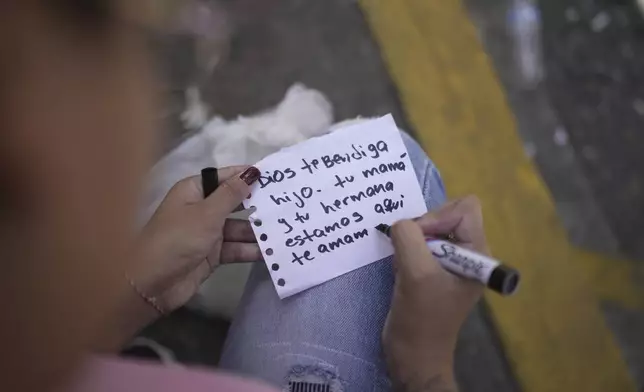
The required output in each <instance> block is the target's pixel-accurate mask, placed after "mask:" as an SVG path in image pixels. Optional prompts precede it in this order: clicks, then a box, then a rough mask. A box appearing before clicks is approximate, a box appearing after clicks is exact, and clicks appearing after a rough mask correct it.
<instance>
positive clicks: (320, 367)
mask: <svg viewBox="0 0 644 392" xmlns="http://www.w3.org/2000/svg"><path fill="white" fill-rule="evenodd" d="M402 137H403V140H404V142H405V145H406V147H407V150H408V152H409V156H410V158H411V161H412V164H413V166H414V170H415V172H416V176H417V177H418V181H419V182H420V185H421V188H422V190H423V195H424V197H425V202H426V203H427V208H428V209H430V210H431V209H434V208H436V207H438V206H439V205H441V204H442V203H443V202H444V201H445V189H444V186H443V182H442V180H441V177H440V174H439V173H438V171H437V170H436V167H435V166H434V164H433V163H432V161H431V160H430V159H429V158H428V157H427V155H426V154H425V152H424V151H423V150H422V149H421V147H420V146H419V145H418V144H417V143H416V142H415V141H414V140H413V139H412V138H411V137H410V136H409V135H407V134H406V133H402ZM391 262H392V259H391V257H389V258H386V259H383V260H380V261H378V262H375V263H372V264H369V265H367V266H365V267H362V268H359V269H357V270H355V271H353V272H350V273H348V274H345V275H342V276H340V277H338V278H336V279H333V280H331V281H328V282H326V283H324V284H321V285H319V286H316V287H313V288H311V289H309V290H307V291H304V292H302V293H299V294H296V295H294V296H292V297H289V298H286V299H284V300H280V299H279V297H278V296H277V293H276V291H275V289H274V288H273V283H272V281H271V278H270V277H269V273H268V271H267V269H266V266H265V265H264V264H263V263H262V264H257V265H256V266H255V267H254V268H253V271H252V272H251V274H250V278H249V280H248V283H247V285H246V289H245V292H244V296H243V297H242V301H241V304H240V306H239V308H238V310H237V314H236V316H235V318H234V320H233V323H232V325H231V328H230V331H229V333H228V338H227V340H226V343H225V346H224V350H223V354H222V358H221V361H220V367H221V368H222V369H226V370H229V371H232V372H234V373H238V374H240V375H244V376H247V377H252V378H256V379H260V380H264V381H266V382H268V383H270V384H273V385H275V386H276V387H278V388H281V389H282V390H284V391H300V390H301V391H309V390H310V391H318V390H319V391H329V392H339V391H360V392H363V391H388V390H390V389H391V387H390V382H389V379H388V377H387V369H386V367H385V363H384V359H383V355H382V351H381V344H380V335H381V332H382V328H383V325H384V322H385V318H386V316H387V312H388V311H389V305H390V302H391V295H392V288H393V281H394V275H393V270H392V264H391ZM307 388H308V389H307Z"/></svg>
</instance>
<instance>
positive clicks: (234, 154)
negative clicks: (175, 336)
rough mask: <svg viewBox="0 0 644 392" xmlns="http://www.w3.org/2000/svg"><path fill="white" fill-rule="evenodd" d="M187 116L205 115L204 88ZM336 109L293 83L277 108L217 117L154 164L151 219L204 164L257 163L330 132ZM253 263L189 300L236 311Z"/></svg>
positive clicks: (147, 207)
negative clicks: (173, 190)
mask: <svg viewBox="0 0 644 392" xmlns="http://www.w3.org/2000/svg"><path fill="white" fill-rule="evenodd" d="M188 94H189V98H190V99H189V100H188V102H189V107H188V108H187V110H186V113H185V114H184V116H183V118H184V120H185V121H187V122H188V123H190V125H191V126H195V125H198V122H200V121H201V120H200V119H201V118H203V116H204V106H203V104H202V103H201V102H200V99H199V96H198V91H197V92H195V91H189V92H188ZM332 122H333V109H332V106H331V103H330V102H329V100H328V99H327V98H326V97H325V96H324V95H323V94H322V93H321V92H319V91H317V90H313V89H309V88H307V87H306V86H304V85H302V84H295V85H293V86H291V88H289V90H288V91H287V93H286V96H285V97H284V99H283V100H282V102H280V103H279V104H278V105H277V106H276V107H275V108H273V109H270V110H267V111H265V112H262V113H259V114H257V115H254V116H250V117H239V118H238V119H236V120H234V121H226V120H224V119H223V118H221V117H213V118H212V119H211V120H210V121H209V122H208V123H207V124H205V125H204V126H203V128H202V129H201V131H199V132H198V133H197V134H196V135H194V136H192V137H190V138H189V139H187V140H185V141H184V142H183V143H181V144H180V145H179V146H178V147H177V148H175V149H174V150H172V151H171V152H170V153H168V154H167V155H166V156H165V157H163V158H162V159H161V160H160V161H159V162H158V163H157V164H156V165H155V166H154V168H153V169H152V171H151V174H150V178H149V185H148V188H147V192H146V195H145V199H144V205H143V208H142V216H141V221H142V222H146V221H147V220H148V219H149V218H150V216H151V215H152V213H153V212H154V210H155V209H156V208H157V207H158V205H159V203H160V202H161V200H163V198H164V197H165V195H166V193H167V192H168V191H169V190H170V188H171V187H172V185H174V184H175V183H176V182H177V181H179V180H180V179H182V178H185V177H188V176H193V175H197V174H199V173H200V171H201V169H202V168H204V167H209V166H214V167H224V166H230V165H240V164H253V163H255V162H257V161H259V160H261V159H262V158H264V157H265V156H267V155H269V154H272V153H274V152H277V151H279V150H280V149H281V148H283V147H288V146H291V145H293V144H296V143H299V142H301V141H304V140H306V139H308V138H311V137H314V136H319V135H322V134H324V133H327V132H329V129H330V128H331V124H332ZM249 268H250V267H249V266H248V265H231V266H224V267H220V268H219V269H218V270H217V271H216V272H215V273H214V274H213V276H212V277H211V278H209V279H208V281H206V282H205V283H204V285H203V286H202V288H201V290H200V292H199V294H198V295H197V296H196V297H195V298H194V299H193V300H192V301H191V303H190V304H189V306H190V307H192V308H193V309H197V310H200V311H202V312H205V313H207V314H214V315H219V316H224V317H230V316H232V314H233V313H234V310H235V308H236V307H237V304H238V302H239V298H240V297H241V294H242V290H243V286H244V284H245V282H246V278H247V276H248V271H249Z"/></svg>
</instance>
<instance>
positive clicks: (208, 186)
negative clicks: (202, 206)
mask: <svg viewBox="0 0 644 392" xmlns="http://www.w3.org/2000/svg"><path fill="white" fill-rule="evenodd" d="M218 186H219V175H218V173H217V169H215V168H214V167H207V168H205V169H202V170H201V187H202V188H203V198H204V199H205V198H207V197H208V196H210V195H211V194H212V193H213V192H214V191H216V190H217V187H218Z"/></svg>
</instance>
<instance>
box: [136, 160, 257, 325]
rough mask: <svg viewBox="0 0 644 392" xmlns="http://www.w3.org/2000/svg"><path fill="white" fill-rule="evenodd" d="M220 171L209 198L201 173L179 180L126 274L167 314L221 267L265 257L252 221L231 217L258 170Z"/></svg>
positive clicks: (144, 235)
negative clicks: (215, 185)
mask: <svg viewBox="0 0 644 392" xmlns="http://www.w3.org/2000/svg"><path fill="white" fill-rule="evenodd" d="M218 174H219V179H220V181H223V182H221V185H220V186H219V188H218V189H217V190H216V191H215V192H214V193H213V194H211V195H210V196H209V197H208V198H207V199H204V198H203V189H202V184H201V177H200V176H195V177H189V178H186V179H184V180H181V181H179V182H178V183H177V184H176V185H175V186H174V187H173V188H172V189H171V190H170V192H168V194H167V196H166V197H165V199H164V200H163V202H162V203H161V205H160V206H159V208H158V209H157V211H156V212H155V214H154V216H153V217H152V219H151V220H150V222H149V223H148V224H147V225H146V226H145V228H144V229H143V232H142V233H141V236H140V238H139V241H138V244H137V252H136V253H137V255H138V257H139V260H138V264H137V267H136V269H134V270H132V271H128V276H129V278H130V279H131V280H132V282H133V284H134V285H135V286H136V288H137V290H138V291H140V293H141V294H142V295H144V296H146V297H148V298H153V299H154V301H156V305H157V306H158V308H160V309H161V310H162V311H163V312H164V313H167V312H171V311H172V310H175V309H176V308H178V307H180V306H182V305H183V304H185V303H186V302H187V301H188V300H189V299H190V298H191V297H192V296H193V295H194V294H195V293H196V291H197V289H198V288H199V286H200V285H201V283H203V281H204V280H206V279H207V278H208V277H209V276H210V274H211V273H212V272H213V270H214V269H215V268H216V267H217V266H219V265H221V264H228V263H238V262H253V261H258V260H262V254H261V251H260V249H259V246H258V245H257V240H256V239H255V235H254V234H253V230H252V228H251V226H250V223H249V222H248V221H245V220H234V219H227V218H228V216H229V215H230V213H231V212H233V211H234V210H235V209H236V208H237V207H238V206H239V205H240V204H241V202H242V201H243V200H244V199H245V198H246V197H247V196H248V195H249V194H250V185H251V184H253V183H254V182H255V181H257V179H258V178H259V175H260V172H259V170H257V169H256V168H254V167H247V166H236V167H227V168H223V169H219V170H218Z"/></svg>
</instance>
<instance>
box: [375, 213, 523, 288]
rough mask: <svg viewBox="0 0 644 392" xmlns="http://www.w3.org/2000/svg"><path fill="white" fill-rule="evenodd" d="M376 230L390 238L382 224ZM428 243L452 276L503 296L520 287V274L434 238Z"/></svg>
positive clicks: (386, 226)
mask: <svg viewBox="0 0 644 392" xmlns="http://www.w3.org/2000/svg"><path fill="white" fill-rule="evenodd" d="M376 229H377V230H378V231H379V232H381V233H383V234H385V235H386V236H387V237H389V236H390V234H391V226H389V225H386V224H380V225H378V226H376ZM426 240H427V247H428V248H429V250H431V251H432V255H434V257H435V258H436V259H437V260H438V262H439V263H441V265H442V266H443V268H445V269H446V270H448V271H450V272H451V273H453V274H456V275H458V276H460V277H462V278H467V279H473V280H477V281H479V282H481V283H483V284H484V285H486V286H487V287H488V288H490V289H492V290H494V291H496V292H497V293H499V294H501V295H512V294H514V292H515V291H516V290H517V288H518V287H519V280H520V276H519V271H517V270H515V269H513V268H510V267H506V266H504V265H503V264H501V263H500V262H499V261H496V260H494V259H492V258H490V257H487V256H483V255H481V254H478V253H476V252H473V251H471V250H468V249H465V248H461V247H460V246H457V245H454V244H453V243H451V242H449V241H445V240H443V239H439V238H431V237H430V238H427V239H426Z"/></svg>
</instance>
